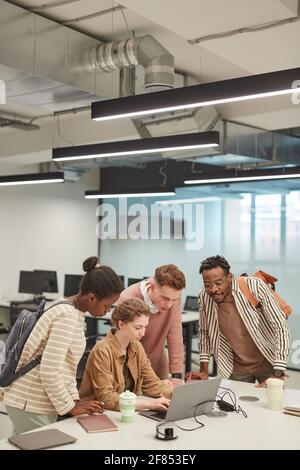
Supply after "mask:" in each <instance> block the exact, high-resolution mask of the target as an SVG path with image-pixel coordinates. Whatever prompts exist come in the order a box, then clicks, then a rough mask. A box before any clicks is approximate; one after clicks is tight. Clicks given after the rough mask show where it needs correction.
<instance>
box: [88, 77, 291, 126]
mask: <svg viewBox="0 0 300 470" xmlns="http://www.w3.org/2000/svg"><path fill="white" fill-rule="evenodd" d="M299 80H300V68H294V69H289V70H280V71H277V72H270V73H263V74H260V75H250V76H247V77H240V78H233V79H229V80H221V81H218V82H212V83H203V84H201V85H193V86H189V87H184V88H175V89H172V90H165V91H158V92H154V93H146V94H142V95H134V96H127V97H123V98H115V99H110V100H103V101H96V102H94V103H92V119H94V120H96V121H104V120H108V119H118V118H123V117H135V116H144V115H149V114H158V113H163V112H167V111H176V110H182V109H191V108H198V107H202V106H210V105H217V104H222V103H231V102H235V101H245V100H254V99H258V98H267V97H270V96H279V95H285V94H289V93H297V92H299V89H298V91H297V83H299Z"/></svg>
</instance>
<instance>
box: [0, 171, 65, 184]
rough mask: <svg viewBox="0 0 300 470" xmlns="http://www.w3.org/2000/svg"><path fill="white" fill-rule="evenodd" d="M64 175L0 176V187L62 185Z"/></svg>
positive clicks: (58, 173) (53, 173) (57, 173)
mask: <svg viewBox="0 0 300 470" xmlns="http://www.w3.org/2000/svg"><path fill="white" fill-rule="evenodd" d="M63 182H64V173H63V172H62V171H56V172H52V173H34V174H25V175H9V176H0V186H18V185H26V184H42V183H43V184H45V183H63Z"/></svg>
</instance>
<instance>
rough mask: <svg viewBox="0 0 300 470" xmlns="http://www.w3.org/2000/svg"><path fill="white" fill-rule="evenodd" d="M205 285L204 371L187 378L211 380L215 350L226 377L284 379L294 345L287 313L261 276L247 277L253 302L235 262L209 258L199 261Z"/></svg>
mask: <svg viewBox="0 0 300 470" xmlns="http://www.w3.org/2000/svg"><path fill="white" fill-rule="evenodd" d="M200 274H202V277H203V283H204V288H203V290H202V292H201V293H200V296H199V308H200V327H199V353H200V372H190V373H189V374H187V378H188V379H199V380H206V379H207V378H208V363H209V359H210V355H211V354H213V355H214V357H215V360H216V362H217V365H218V369H219V373H220V374H221V375H222V377H225V378H229V379H231V380H240V381H243V382H252V383H255V381H256V380H257V381H258V382H259V385H258V386H260V387H263V386H265V381H266V380H267V379H268V378H269V377H277V378H281V379H283V380H284V376H285V369H286V365H287V359H288V354H289V349H290V335H289V331H288V326H287V320H286V316H285V314H284V313H283V312H282V310H281V309H280V307H279V305H278V303H277V302H276V300H275V299H274V297H273V296H272V294H271V292H270V290H269V288H268V286H267V285H266V284H265V283H264V282H263V281H262V280H260V279H258V278H254V277H248V278H245V279H246V282H247V285H248V289H249V291H250V292H251V293H252V294H253V295H254V296H255V297H256V299H258V300H259V308H258V307H256V308H255V307H253V306H252V304H251V303H250V302H249V300H247V298H246V297H245V295H244V294H243V292H242V291H241V289H240V287H239V284H238V282H237V280H236V278H235V277H234V276H233V274H232V273H230V265H229V264H228V262H227V261H226V259H225V258H223V257H222V256H219V255H218V256H212V257H210V258H207V259H205V260H204V261H203V262H202V263H201V266H200Z"/></svg>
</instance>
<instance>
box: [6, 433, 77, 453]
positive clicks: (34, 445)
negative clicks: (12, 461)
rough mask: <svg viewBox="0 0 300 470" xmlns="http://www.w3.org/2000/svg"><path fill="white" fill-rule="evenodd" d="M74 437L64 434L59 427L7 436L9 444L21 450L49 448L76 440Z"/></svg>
mask: <svg viewBox="0 0 300 470" xmlns="http://www.w3.org/2000/svg"><path fill="white" fill-rule="evenodd" d="M76 440H77V439H76V438H75V437H73V436H70V435H69V434H66V433H64V432H62V431H60V430H59V429H47V430H44V431H36V432H29V433H26V434H18V435H16V436H12V437H9V438H8V441H9V442H10V443H11V444H14V445H15V446H16V447H18V448H19V449H22V450H40V449H49V447H57V446H62V445H65V444H71V443H73V442H76Z"/></svg>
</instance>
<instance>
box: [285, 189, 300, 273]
mask: <svg viewBox="0 0 300 470" xmlns="http://www.w3.org/2000/svg"><path fill="white" fill-rule="evenodd" d="M299 246H300V191H293V192H291V193H290V194H287V196H286V260H287V262H288V263H289V264H299V263H300V250H299Z"/></svg>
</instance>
